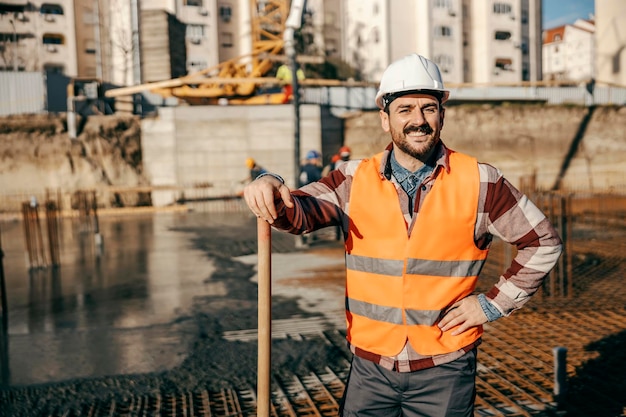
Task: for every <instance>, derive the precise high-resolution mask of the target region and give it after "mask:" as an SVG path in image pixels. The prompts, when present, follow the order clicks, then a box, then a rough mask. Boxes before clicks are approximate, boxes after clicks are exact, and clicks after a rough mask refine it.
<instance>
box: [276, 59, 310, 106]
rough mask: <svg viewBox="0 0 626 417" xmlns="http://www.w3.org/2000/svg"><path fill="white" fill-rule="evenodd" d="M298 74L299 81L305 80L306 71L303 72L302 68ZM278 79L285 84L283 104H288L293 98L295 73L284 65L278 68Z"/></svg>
mask: <svg viewBox="0 0 626 417" xmlns="http://www.w3.org/2000/svg"><path fill="white" fill-rule="evenodd" d="M296 74H297V76H298V81H302V80H304V71H302V68H298V70H297V71H296ZM276 78H278V79H279V80H281V81H282V83H283V94H284V97H283V102H282V103H283V104H287V103H289V102H290V101H291V99H292V98H293V85H292V84H291V83H292V81H293V71H292V70H291V67H290V66H289V65H287V64H283V65H281V66H280V67H278V70H277V71H276Z"/></svg>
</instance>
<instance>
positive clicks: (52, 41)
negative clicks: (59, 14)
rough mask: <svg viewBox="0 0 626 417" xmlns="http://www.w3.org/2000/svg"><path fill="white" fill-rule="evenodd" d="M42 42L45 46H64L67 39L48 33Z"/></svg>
mask: <svg viewBox="0 0 626 417" xmlns="http://www.w3.org/2000/svg"><path fill="white" fill-rule="evenodd" d="M42 42H43V44H44V45H63V44H64V43H65V38H64V37H63V35H60V34H58V33H46V34H45V35H43V39H42Z"/></svg>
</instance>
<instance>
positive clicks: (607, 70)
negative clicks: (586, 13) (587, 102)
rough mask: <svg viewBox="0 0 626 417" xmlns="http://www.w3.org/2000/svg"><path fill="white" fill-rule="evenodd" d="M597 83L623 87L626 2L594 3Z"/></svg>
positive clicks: (625, 82) (625, 83) (603, 0)
mask: <svg viewBox="0 0 626 417" xmlns="http://www.w3.org/2000/svg"><path fill="white" fill-rule="evenodd" d="M595 22H596V42H595V45H596V46H595V73H596V78H597V82H599V83H606V84H614V85H619V86H626V2H625V1H623V0H596V2H595Z"/></svg>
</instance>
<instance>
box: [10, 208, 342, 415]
mask: <svg viewBox="0 0 626 417" xmlns="http://www.w3.org/2000/svg"><path fill="white" fill-rule="evenodd" d="M60 225H61V233H60V236H61V265H60V267H58V268H51V267H48V268H38V269H31V270H29V268H28V262H27V257H26V250H25V243H24V236H23V235H24V231H23V228H22V224H21V223H20V222H12V223H3V224H2V225H0V227H2V228H1V229H0V230H1V231H2V244H3V250H4V254H5V256H4V270H5V277H6V288H7V298H8V332H7V333H6V334H5V336H4V337H3V343H2V346H3V349H2V350H3V352H2V361H1V365H2V392H4V394H3V396H2V397H0V398H2V399H1V400H0V401H3V402H4V404H2V403H0V410H2V412H0V415H24V416H26V415H40V414H41V413H45V412H50V410H56V411H58V410H61V409H63V408H67V409H70V408H71V407H75V406H77V405H79V404H81V403H83V402H85V401H87V402H89V401H92V402H93V401H103V400H104V399H108V398H112V397H115V396H121V397H124V396H128V395H142V394H143V393H151V392H156V391H158V392H164V391H168V390H173V391H177V392H180V391H182V390H191V391H193V390H196V389H199V388H200V387H202V388H203V389H219V388H220V387H227V386H248V387H253V386H254V384H255V378H256V359H257V353H256V351H257V348H256V340H255V339H254V338H252V339H253V340H248V341H246V340H245V337H238V336H237V334H243V333H246V332H247V333H248V334H250V333H253V332H254V329H256V327H257V315H256V310H257V302H256V301H257V287H256V272H255V269H256V250H257V241H256V219H255V218H254V217H252V216H251V215H250V214H249V213H247V212H245V211H242V212H235V213H202V212H189V213H160V214H150V215H136V216H126V217H101V218H100V221H99V228H100V233H99V235H100V237H101V238H102V242H103V245H102V246H99V245H98V244H96V242H97V239H95V235H94V233H93V231H90V230H87V229H86V228H85V227H84V225H81V224H80V222H79V221H78V220H76V219H73V220H72V219H64V220H61V224H60ZM44 233H45V229H44ZM294 242H295V238H294V237H293V236H291V235H287V234H284V233H280V232H273V233H272V247H273V255H272V287H273V288H272V293H273V298H272V319H273V321H276V323H283V324H286V328H287V330H286V332H287V333H289V330H288V329H289V327H290V326H291V327H295V328H296V329H297V328H298V327H299V326H302V325H303V323H304V324H305V325H313V326H317V327H320V328H333V327H334V326H337V325H339V326H340V325H341V323H342V320H343V310H342V307H343V274H342V271H343V251H342V248H341V245H340V243H339V242H337V241H334V240H332V239H320V240H318V241H317V242H314V243H313V244H312V245H311V247H310V248H308V249H305V250H297V249H296V248H295V245H294ZM316 276H317V277H318V278H315V277H316ZM319 276H322V277H323V278H319ZM306 323H309V324H306ZM278 327H280V326H278ZM282 327H285V326H282ZM225 334H230V335H231V337H230V338H224V335H225ZM227 339H228V340H227ZM249 339H250V338H249ZM306 343H308V342H306V341H302V340H295V339H292V338H290V337H288V334H283V335H282V337H281V338H280V340H279V341H277V342H273V347H272V349H273V350H272V368H273V370H274V371H276V372H278V373H280V371H281V369H283V368H290V369H293V368H297V367H299V366H304V367H315V366H317V365H316V364H319V366H323V365H324V364H326V363H328V362H329V361H331V362H332V361H333V360H338V358H339V357H343V356H345V354H346V352H341V353H340V354H339V355H338V352H334V351H331V350H333V349H334V350H336V349H337V348H336V347H329V346H325V345H324V343H312V344H311V345H310V346H306V347H303V346H302V344H306ZM296 344H297V345H298V346H297V347H296V346H295V345H296ZM297 352H299V353H297ZM0 394H1V393H0Z"/></svg>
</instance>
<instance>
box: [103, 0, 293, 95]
mask: <svg viewBox="0 0 626 417" xmlns="http://www.w3.org/2000/svg"><path fill="white" fill-rule="evenodd" d="M304 3H305V0H291V1H290V0H263V1H259V0H250V12H251V19H250V21H251V36H252V50H251V52H250V53H249V54H246V55H242V56H239V57H237V58H233V59H231V60H228V61H225V62H221V63H220V64H218V65H216V66H213V67H210V68H206V69H203V70H201V71H198V72H195V73H192V74H188V75H185V76H183V77H180V78H174V79H171V80H164V81H157V82H152V83H146V84H141V85H134V86H129V87H121V88H116V89H111V90H108V91H106V92H105V96H106V97H122V96H128V95H131V94H136V93H140V92H142V91H151V92H153V93H157V94H159V95H161V96H163V97H165V98H168V97H177V98H179V99H181V100H183V101H185V102H187V103H188V104H190V105H198V104H219V103H221V102H223V101H224V100H226V101H227V102H228V104H278V103H282V102H283V100H284V94H283V93H272V94H258V91H259V87H260V86H263V85H274V86H276V85H280V84H281V80H279V79H278V78H275V77H269V76H267V74H268V73H269V71H270V70H272V68H273V67H274V63H275V62H276V61H277V60H280V59H281V57H283V59H284V57H285V55H284V54H285V53H286V51H287V50H293V49H292V48H293V46H292V45H291V43H292V42H293V34H294V32H295V30H297V29H298V28H299V27H300V25H301V21H302V13H303V9H304ZM288 4H290V6H288ZM286 43H288V44H286ZM292 53H293V52H292ZM281 54H283V55H281Z"/></svg>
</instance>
